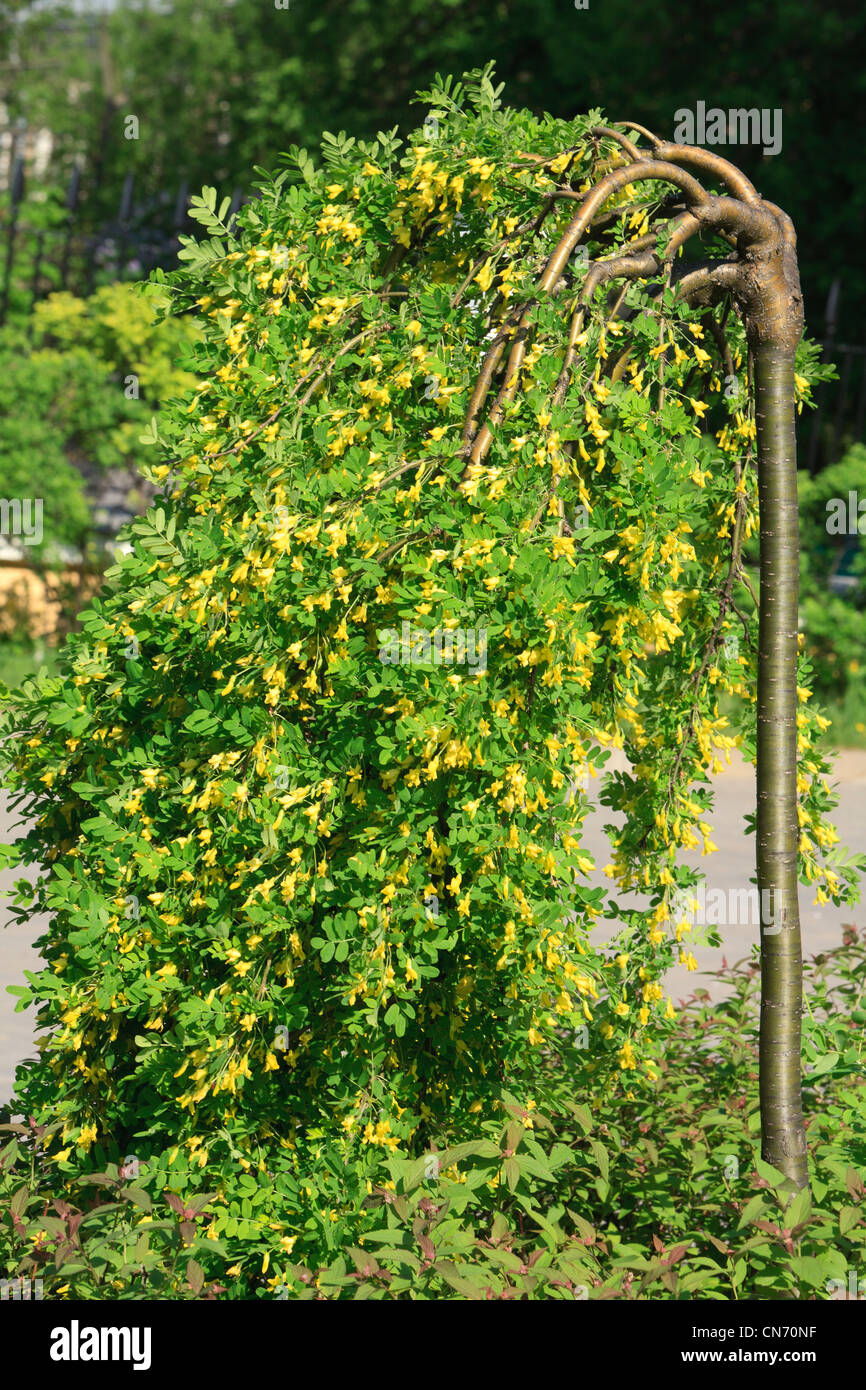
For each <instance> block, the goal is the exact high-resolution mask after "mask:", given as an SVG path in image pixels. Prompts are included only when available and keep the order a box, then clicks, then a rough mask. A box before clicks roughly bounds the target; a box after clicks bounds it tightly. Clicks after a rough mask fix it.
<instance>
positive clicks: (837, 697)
mask: <svg viewBox="0 0 866 1390" xmlns="http://www.w3.org/2000/svg"><path fill="white" fill-rule="evenodd" d="M799 493H800V517H801V520H800V534H801V537H802V544H801V549H800V591H801V595H802V601H801V608H802V614H803V630H804V632H805V636H806V642H807V644H808V648H809V651H810V653H811V655H812V661H813V667H814V673H815V689H816V691H817V693H818V694H819V697H820V698H821V699H822V700H824V701H829V700H833V701H835V702H837V703H842V704H843V705H844V704H846V703H847V704H848V705H849V706H850V708H851V710H852V712H854V713H856V715H857V716H858V717H859V719H861V720H863V719H866V544H864V540H863V536H864V534H866V520H864V513H863V512H860V511H858V510H857V507H858V504H859V503H860V502H862V501H864V500H866V446H864V445H863V444H855V445H853V446H852V448H851V449H849V451H848V453H847V454H846V455H845V457H844V458H843V459H842V460H841V462H839V463H837V464H834V465H832V466H831V467H830V468H825V469H824V470H823V472H821V473H819V474H817V476H816V477H814V478H811V477H809V475H808V474H806V473H801V474H800V487H799ZM852 493H853V495H854V515H853V521H854V528H855V529H853V530H851V529H849V528H850V527H851V521H852V516H851V515H850V514H849V513H850V512H851V504H850V496H851V494H852ZM840 508H841V509H842V511H844V518H843V517H842V516H841V515H840ZM858 523H859V527H860V529H859V530H857V529H856V528H857V526H858ZM840 525H841V526H842V527H843V528H844V529H843V530H841V531H840V530H839V526H840ZM840 562H841V563H842V565H843V567H844V574H845V575H846V576H848V582H849V584H850V586H851V587H850V590H849V592H846V593H834V592H832V591H831V589H830V579H831V575H832V574H833V573H834V571H835V570H836V568H837V567H838V566H839V565H840Z"/></svg>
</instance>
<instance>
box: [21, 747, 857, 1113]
mask: <svg viewBox="0 0 866 1390" xmlns="http://www.w3.org/2000/svg"><path fill="white" fill-rule="evenodd" d="M834 780H835V781H836V782H838V784H839V789H840V803H839V807H838V809H837V812H836V821H835V823H836V825H837V828H838V830H839V833H840V836H841V839H842V843H843V844H844V845H846V846H847V848H848V849H849V850H850V851H859V852H861V853H862V852H864V851H866V750H849V751H846V752H844V753H841V754H840V755H839V758H838V760H837V763H836V768H835V778H834ZM715 788H716V805H715V809H714V812H713V814H712V816H711V817H710V820H711V824H712V825H713V831H714V833H713V837H712V838H713V842H714V843H715V844H716V845H718V852H717V853H715V854H712V855H710V856H708V857H707V858H704V859H702V858H701V857H700V855H699V854H692V855H686V856H684V862H688V863H692V864H694V865H696V866H698V867H701V868H702V869H703V871H704V872H705V874H706V876H707V917H708V918H709V917H710V916H711V911H712V907H713V905H714V904H716V903H719V902H721V901H726V902H729V903H734V904H736V903H737V902H738V901H739V902H743V901H744V899H743V896H742V895H743V894H744V892H745V890H746V889H747V888H748V885H749V877H750V875H751V874H752V873H753V871H754V856H755V841H754V836H751V835H746V834H745V833H744V830H743V816H744V814H745V813H746V812H747V811H749V810H750V809H751V808H752V807H753V806H754V798H755V786H754V771H753V769H752V768H751V767H749V766H748V765H747V764H745V763H743V762H742V761H740V760H739V759H737V761H735V762H733V765H732V766H731V767H730V768H726V769H725V771H724V772H723V773H722V774H720V775H719V777H717V778H716V780H715ZM610 819H611V813H610V812H609V811H606V810H605V809H604V808H600V809H598V810H597V811H596V812H594V813H593V815H592V816H591V818H590V820H589V822H588V824H587V827H586V836H585V843H586V844H587V846H588V848H589V849H590V850H591V852H592V854H593V856H594V857H595V860H596V862H597V864H598V865H599V866H600V867H601V866H603V865H604V864H605V863H607V861H608V858H609V851H608V847H607V839H606V837H605V835H604V832H603V830H602V826H603V825H604V824H605V823H606V822H608V821H610ZM12 822H13V817H12V815H11V814H10V813H9V811H8V810H7V808H6V807H5V804H4V803H3V802H2V801H0V840H2V841H9V840H10V839H13V838H14V836H15V833H16V832H15V830H14V829H13V826H12ZM19 876H20V873H19V871H15V872H11V871H7V872H6V873H4V874H0V886H7V885H9V884H10V883H11V882H12V880H13V879H14V878H17V877H19ZM596 881H597V882H599V883H606V882H607V880H606V879H604V878H603V877H602V876H601V875H600V874H598V875H597V876H596ZM721 893H724V894H726V895H727V897H726V898H725V899H724V900H723V899H722V898H721V896H720V895H721ZM813 897H814V893H813V892H812V891H811V890H809V889H806V888H804V889H802V890H801V894H800V910H801V916H802V922H803V941H804V951H805V953H806V954H807V955H813V954H815V953H816V952H818V951H822V950H825V949H827V948H828V947H831V946H835V945H837V944H838V943H839V941H840V940H841V932H842V926H843V924H844V923H846V922H851V921H853V922H856V923H857V925H858V926H859V927H861V928H863V927H866V906H864V905H858V907H857V908H854V909H851V908H844V909H839V908H835V907H833V906H832V904H829V905H827V906H824V907H817V906H815V905H814V904H813V901H812V899H813ZM632 902H633V903H634V904H635V905H636V904H637V903H638V902H639V900H638V899H637V898H635V899H633V900H632ZM624 905H626V904H624ZM738 915H739V916H740V918H741V919H742V920H741V924H739V925H737V924H736V918H737V917H738ZM728 916H729V917H733V918H734V919H735V923H734V924H731V923H730V922H727V924H726V925H724V926H722V927H720V932H721V935H722V946H721V947H720V948H716V949H714V948H712V947H709V946H700V945H697V946H695V947H694V954H695V957H696V959H697V961H698V965H699V967H700V970H701V971H703V970H711V969H714V968H717V967H718V966H719V965H720V964H721V961H722V957H723V956H727V958H728V961H729V962H733V961H735V960H739V959H741V958H742V957H744V956H748V955H749V952H750V950H751V946H752V943H753V942H755V941H757V939H758V929H757V927H756V926H754V925H752V923H751V922H750V921H749V920H747V918H748V914H743V913H739V914H738V912H737V911H736V910H735V911H731V912H729V913H728ZM9 922H10V917H9V911H8V907H7V904H6V901H5V900H4V899H0V928H2V927H5V926H6V925H7V923H9ZM43 930H44V919H42V920H40V921H37V922H34V923H33V924H32V925H31V926H30V928H29V929H27V930H26V931H25V930H24V929H22V928H20V927H18V926H15V925H12V926H10V927H9V929H8V930H5V931H4V930H2V929H0V985H2V986H3V988H0V1102H2V1101H4V1100H7V1099H8V1098H9V1096H10V1095H11V1091H12V1081H13V1076H14V1072H15V1067H16V1065H17V1064H18V1063H19V1062H20V1061H21V1060H22V1059H23V1058H25V1057H27V1056H32V1055H33V1027H32V1011H31V1010H26V1011H24V1012H22V1013H17V1014H16V1013H15V1011H14V1010H15V1002H16V999H15V996H14V995H9V994H7V993H6V992H5V987H6V986H8V985H11V984H23V983H25V981H24V978H23V972H24V971H25V970H36V969H38V967H39V957H38V954H37V952H36V951H35V950H34V947H33V942H34V940H35V939H36V938H37V937H38V936H39V935H40V933H41V932H42V931H43ZM606 934H607V935H610V934H611V933H610V930H609V929H608V931H607V933H605V931H604V929H603V928H600V929H599V937H600V938H604V936H605V935H606ZM667 984H668V988H669V990H670V992H671V994H672V995H673V998H674V999H675V1000H677V999H679V998H682V997H684V996H686V995H688V994H689V993H690V992H691V991H692V989H693V988H694V987H695V985H700V986H703V987H707V986H708V985H709V981H708V980H707V979H706V978H704V977H703V976H702V975H701V974H700V973H695V972H692V973H689V972H688V971H687V970H686V969H685V967H684V966H677V967H676V968H675V969H674V970H672V971H671V972H670V974H669V976H668V980H667ZM714 993H715V994H716V995H718V990H717V989H716V990H715V991H714Z"/></svg>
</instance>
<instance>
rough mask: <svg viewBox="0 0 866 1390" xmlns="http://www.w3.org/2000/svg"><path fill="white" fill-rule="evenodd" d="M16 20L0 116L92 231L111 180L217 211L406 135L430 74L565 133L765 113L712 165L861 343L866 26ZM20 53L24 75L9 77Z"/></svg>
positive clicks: (129, 14)
mask: <svg viewBox="0 0 866 1390" xmlns="http://www.w3.org/2000/svg"><path fill="white" fill-rule="evenodd" d="M15 8H16V9H18V10H22V9H23V10H24V11H25V12H24V13H23V14H19V16H18V18H17V23H16V25H15V26H14V28H12V27H11V26H10V30H9V38H8V42H9V43H10V44H11V46H12V49H13V51H14V50H15V49H17V50H18V53H19V55H20V56H19V60H18V62H17V63H16V80H15V82H14V84H10V88H11V89H10V90H8V91H7V93H6V96H5V100H6V102H7V107H8V110H9V118H10V121H13V120H14V119H15V118H16V117H18V116H25V117H26V118H27V120H28V122H29V124H30V125H31V127H37V128H38V127H39V126H47V127H48V128H49V129H50V130H51V131H52V132H54V135H55V139H56V141H57V144H58V153H59V155H60V156H61V157H62V158H63V159H65V160H66V161H68V162H70V163H71V161H72V159H73V158H80V157H81V154H82V147H83V149H84V152H85V154H86V156H87V158H88V165H89V168H90V169H91V170H92V171H93V175H94V177H93V179H92V183H91V187H92V184H97V185H98V189H97V191H95V192H92V193H91V194H90V196H89V198H88V204H90V202H91V201H92V202H94V203H97V202H100V200H101V213H102V217H103V218H114V217H115V216H116V214H117V203H118V198H119V191H120V189H121V187H122V185H123V180H124V177H125V176H126V174H127V173H128V172H130V171H133V172H134V173H135V175H136V180H137V183H136V188H137V192H138V193H139V195H142V196H144V197H147V196H149V197H150V199H151V200H153V202H155V201H156V196H157V195H158V194H159V193H165V192H166V190H167V191H168V192H169V193H170V194H173V193H174V190H175V189H176V187H177V185H178V182H179V181H180V179H182V178H184V179H188V180H189V182H190V186H191V187H200V186H201V184H203V183H209V184H217V185H219V187H220V190H221V192H222V193H230V192H231V191H232V187H233V185H234V184H240V185H241V186H244V187H245V186H246V184H247V180H248V178H249V170H250V169H251V168H252V167H253V166H254V165H256V164H260V165H261V164H265V165H267V166H268V167H272V166H273V164H274V163H275V161H276V159H277V157H278V154H279V152H280V151H281V150H284V149H286V148H287V147H288V145H289V143H296V144H298V145H300V146H306V147H307V148H312V147H314V145H315V144H316V143H317V142H318V139H319V133H320V132H321V131H322V130H332V131H336V130H339V129H340V128H341V127H344V128H346V129H347V130H348V132H349V134H350V135H351V136H354V137H355V138H356V139H358V138H360V139H370V138H372V137H374V136H375V134H376V132H377V130H380V129H385V130H387V129H391V128H392V127H393V126H395V125H398V124H399V126H400V128H401V132H405V131H406V130H407V129H408V128H409V126H410V124H411V120H410V117H411V105H410V103H411V100H412V97H413V95H414V93H415V90H416V89H417V88H418V87H419V86H421V85H424V84H426V83H427V81H428V78H429V74H430V73H431V72H434V71H436V70H437V69H439V70H440V71H449V72H461V71H463V70H464V69H467V68H472V67H477V66H478V65H480V64H481V63H484V62H486V60H487V59H488V58H490V57H493V58H494V59H495V61H496V65H497V70H498V73H499V75H500V77H501V78H503V79H504V80H505V81H506V84H507V89H508V91H509V93H510V94H511V99H512V100H516V101H517V102H519V103H520V104H521V105H524V106H527V107H529V108H531V109H532V110H533V111H534V112H536V113H539V112H542V111H550V112H552V113H553V115H555V116H558V117H562V118H565V119H570V118H571V116H572V114H573V112H574V110H575V108H576V107H583V108H585V107H587V106H590V105H599V106H601V105H603V106H604V107H605V109H606V110H607V111H609V112H610V113H611V116H612V118H613V119H616V120H624V119H628V118H631V119H634V120H637V121H641V122H642V123H643V124H644V125H648V126H650V127H651V128H653V129H655V130H657V131H658V133H659V134H660V135H661V136H663V137H668V138H670V137H672V135H673V130H674V126H675V123H676V113H677V112H678V111H680V110H682V109H685V110H691V111H694V110H695V108H696V104H697V102H699V101H703V102H705V103H706V105H707V106H709V107H712V106H717V107H721V108H723V109H725V110H728V109H729V108H745V109H751V108H754V107H758V108H766V109H767V110H768V111H770V112H772V111H773V110H775V109H777V108H778V109H779V110H781V111H782V112H783V131H782V134H783V144H782V149H781V151H780V153H778V154H777V155H776V156H774V157H770V158H765V157H763V155H762V147H761V144H760V143H758V144H755V145H741V146H739V147H736V148H735V149H734V150H733V151H726V150H725V149H722V150H721V153H723V154H726V153H732V154H733V157H734V158H735V159H736V161H737V162H738V163H740V164H741V165H742V166H743V167H744V169H745V172H746V173H747V174H748V175H749V176H750V177H751V178H752V179H753V180H754V181H755V183H756V185H757V186H758V187H759V188H760V189H761V190H762V192H763V194H764V196H765V197H767V198H769V199H772V201H773V202H775V203H776V204H778V205H779V206H780V207H783V208H784V209H785V210H786V211H787V212H788V213H789V214H790V215H791V216H792V217H793V219H794V223H795V225H796V226H797V228H798V230H799V231H800V233H801V235H800V259H801V264H802V269H803V286H804V291H805V301H806V304H807V305H808V306H810V311H811V312H812V313H813V314H815V313H816V312H817V313H820V311H821V309H822V307H823V304H824V302H825V300H826V296H827V291H828V289H829V287H830V282H831V280H832V279H834V278H835V277H836V276H841V280H842V300H841V309H842V320H843V327H842V335H843V337H844V338H845V339H846V340H847V341H849V342H858V341H860V339H859V338H857V337H854V336H853V335H854V333H855V332H856V326H857V325H858V324H860V323H862V321H863V313H864V308H866V278H864V273H863V268H862V266H861V264H860V259H859V256H858V255H857V254H855V245H856V242H855V240H852V239H851V238H850V237H849V236H848V235H847V231H846V229H847V228H848V226H849V225H851V224H852V223H853V224H855V225H859V222H860V221H861V220H862V218H863V215H864V199H866V182H864V180H863V178H862V177H861V176H860V171H861V169H862V164H863V152H862V147H861V142H860V138H859V131H858V129H857V123H856V121H852V119H851V112H852V111H856V110H857V109H859V107H858V103H859V100H860V83H861V63H860V59H859V58H858V54H859V53H860V52H862V49H863V46H864V25H866V19H864V17H863V14H862V12H857V11H856V10H854V9H853V7H850V6H849V7H847V10H846V13H845V14H844V16H841V15H840V14H839V13H838V11H837V10H835V9H833V8H832V7H821V6H818V5H816V4H815V3H814V0H786V3H785V10H784V23H780V22H779V15H778V13H777V11H776V10H775V9H774V8H772V7H769V6H767V5H766V4H763V3H761V0H738V4H737V8H736V14H735V15H733V16H732V15H731V13H730V11H729V9H728V8H726V7H724V6H719V7H716V8H714V7H707V8H704V9H701V10H699V11H695V12H693V13H692V14H691V15H690V19H689V23H688V24H684V23H683V7H682V3H681V0H668V3H662V4H657V5H655V6H654V7H653V13H652V21H651V28H650V29H649V30H648V29H647V28H646V26H645V25H643V24H638V23H636V22H635V13H634V6H633V3H632V0H605V3H604V4H595V5H590V6H589V7H588V8H586V9H583V10H578V9H576V8H575V7H574V4H573V3H566V2H565V0H509V2H508V4H499V5H497V6H495V7H491V6H489V5H484V4H478V3H466V0H440V3H439V4H437V5H435V6H431V5H430V4H428V3H426V0H376V3H375V4H373V3H371V0H317V3H316V4H311V3H308V0H291V3H290V4H288V5H287V6H286V8H285V9H276V8H275V6H274V5H273V4H267V5H255V4H236V5H226V4H225V3H224V0H175V3H173V4H172V5H171V7H170V8H169V7H162V6H160V7H158V8H156V9H150V8H149V7H143V6H140V5H131V6H130V5H125V4H118V5H116V6H114V7H112V10H111V12H110V13H107V14H105V13H103V14H100V16H99V19H98V21H95V20H94V19H93V17H92V16H91V17H87V18H85V17H83V16H81V15H77V16H76V15H75V14H74V13H73V12H71V11H70V12H69V13H67V14H66V15H65V16H64V23H63V24H62V25H59V24H58V22H57V20H58V15H59V14H62V7H60V6H55V5H52V6H50V7H38V8H36V9H34V8H33V7H32V6H27V7H25V6H23V4H22V3H21V0H15ZM848 10H850V11H851V12H850V13H848ZM95 22H98V23H99V27H100V49H99V51H100V52H101V54H102V55H103V56H102V59H101V60H98V59H97V56H96V49H95V46H94V43H93V37H92V26H93V24H94V23H95ZM34 52H38V53H39V54H40V63H38V64H31V63H29V62H27V55H28V54H32V53H34ZM71 91H72V92H74V94H75V95H74V97H73V98H70V92H71ZM128 113H138V115H139V117H140V120H141V134H140V138H139V139H138V140H128V139H126V138H124V120H125V117H126V115H127V114H128ZM804 169H807V170H808V171H809V177H808V179H806V178H804V176H803V171H804ZM170 206H171V205H170V204H169V207H170ZM828 246H832V247H834V248H835V249H834V254H833V255H832V256H829V255H828V254H827V249H826V248H827V247H828Z"/></svg>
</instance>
